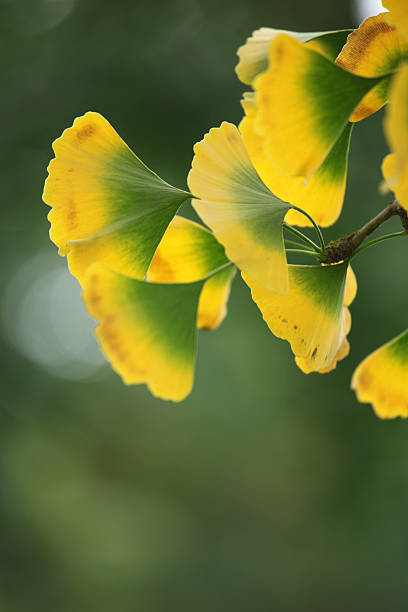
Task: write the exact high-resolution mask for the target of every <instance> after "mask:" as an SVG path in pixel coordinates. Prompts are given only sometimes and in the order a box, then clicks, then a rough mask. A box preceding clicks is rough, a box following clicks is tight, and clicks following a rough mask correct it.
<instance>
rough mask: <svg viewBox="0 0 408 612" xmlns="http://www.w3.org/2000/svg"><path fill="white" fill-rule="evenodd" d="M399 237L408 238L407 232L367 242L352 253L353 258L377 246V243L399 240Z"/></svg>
mask: <svg viewBox="0 0 408 612" xmlns="http://www.w3.org/2000/svg"><path fill="white" fill-rule="evenodd" d="M398 236H408V234H407V232H394V233H393V234H384V236H379V238H374V240H370V241H369V242H366V243H365V244H362V245H361V246H360V247H358V249H356V250H355V251H354V252H353V253H352V255H351V258H353V257H354V255H357V253H361V251H364V249H368V248H369V247H371V246H373V245H374V244H377V242H383V241H384V240H389V239H390V238H397V237H398Z"/></svg>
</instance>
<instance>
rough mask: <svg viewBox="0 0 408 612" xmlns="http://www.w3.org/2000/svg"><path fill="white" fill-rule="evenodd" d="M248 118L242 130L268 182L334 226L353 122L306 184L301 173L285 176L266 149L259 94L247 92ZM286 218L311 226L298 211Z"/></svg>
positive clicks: (323, 222) (321, 222)
mask: <svg viewBox="0 0 408 612" xmlns="http://www.w3.org/2000/svg"><path fill="white" fill-rule="evenodd" d="M242 105H243V107H244V110H245V117H244V118H243V119H242V121H241V123H240V126H239V129H240V131H241V134H242V137H243V139H244V143H245V146H246V148H247V150H248V153H249V156H250V158H251V161H252V163H253V164H254V166H255V169H256V170H257V172H258V174H259V176H260V177H261V179H262V180H263V182H264V183H265V185H266V186H267V187H268V188H269V189H270V190H271V191H272V192H273V193H274V194H275V195H276V196H277V197H278V198H280V199H281V200H285V201H287V202H290V203H291V204H295V205H296V206H299V207H300V208H303V210H305V211H306V212H308V213H309V214H310V215H311V216H312V217H313V219H314V220H315V221H316V223H318V224H319V225H320V226H322V227H327V226H329V225H332V224H333V223H334V222H335V221H336V220H337V218H338V217H339V215H340V212H341V209H342V206H343V200H344V193H345V189H346V179H347V162H348V152H349V146H350V137H351V131H352V124H351V123H347V124H346V127H345V128H344V130H343V133H342V134H341V135H340V137H339V138H338V140H337V142H336V144H335V145H334V147H333V148H332V150H331V151H330V153H329V154H328V156H327V157H326V159H325V160H324V162H323V163H322V165H321V166H320V167H319V168H318V169H317V170H316V172H315V173H314V174H313V175H312V177H311V178H310V179H309V181H308V182H307V183H305V181H304V179H303V178H302V177H300V176H296V177H292V176H284V175H282V174H279V173H278V172H277V170H276V169H275V167H274V165H273V163H272V160H271V158H270V157H269V156H268V155H267V153H266V150H265V137H263V136H261V135H260V134H258V133H257V132H256V112H257V109H256V95H255V93H246V94H244V99H243V101H242ZM285 220H286V221H287V222H288V223H290V224H292V225H301V226H310V225H311V222H310V221H309V220H308V219H307V217H305V215H302V214H301V213H299V212H298V211H296V210H290V211H289V212H288V213H287V215H286V218H285Z"/></svg>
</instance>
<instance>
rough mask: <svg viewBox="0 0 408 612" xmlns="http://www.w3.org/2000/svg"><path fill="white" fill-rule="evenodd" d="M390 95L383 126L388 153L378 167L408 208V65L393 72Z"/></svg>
mask: <svg viewBox="0 0 408 612" xmlns="http://www.w3.org/2000/svg"><path fill="white" fill-rule="evenodd" d="M391 96H392V103H391V104H390V105H389V107H388V108H387V114H386V117H385V124H384V129H385V135H386V137H387V140H388V144H389V146H390V149H391V151H392V153H390V154H389V155H388V156H387V157H386V158H385V159H384V161H383V166H382V171H383V175H384V178H385V180H386V183H387V185H388V186H389V188H390V189H392V190H393V191H394V193H395V195H396V197H397V199H398V201H399V203H400V204H401V206H404V208H405V209H406V210H408V65H406V66H403V67H402V68H401V70H400V71H399V72H398V74H397V75H396V76H395V78H394V80H393V84H392V90H391Z"/></svg>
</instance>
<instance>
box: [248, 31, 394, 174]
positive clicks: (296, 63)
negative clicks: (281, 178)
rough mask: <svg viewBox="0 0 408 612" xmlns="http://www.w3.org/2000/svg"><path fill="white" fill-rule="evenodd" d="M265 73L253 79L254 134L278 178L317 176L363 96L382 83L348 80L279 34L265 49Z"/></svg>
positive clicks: (355, 77) (353, 77)
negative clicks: (267, 65) (261, 143)
mask: <svg viewBox="0 0 408 612" xmlns="http://www.w3.org/2000/svg"><path fill="white" fill-rule="evenodd" d="M269 66H270V67H269V68H268V70H267V71H266V72H264V73H263V74H261V75H260V76H259V77H257V78H256V79H255V82H254V89H255V90H256V92H257V107H258V112H257V118H256V124H255V129H256V131H257V132H258V133H259V134H260V135H262V136H263V137H264V138H265V151H266V153H267V155H268V156H269V157H270V158H271V161H272V163H273V165H274V167H275V168H276V170H277V171H278V172H279V173H280V174H284V175H288V176H303V177H305V178H306V179H308V178H310V177H311V175H312V174H313V173H314V172H315V171H316V170H317V168H318V167H319V166H320V165H321V164H322V163H323V161H324V160H325V158H326V157H327V155H328V154H329V152H330V151H331V150H332V148H333V147H334V145H335V144H336V142H337V140H338V139H339V137H340V135H341V134H342V133H343V130H344V128H345V127H346V125H347V122H348V120H349V117H350V115H351V114H352V112H353V110H354V109H355V108H356V106H357V105H358V104H359V102H360V101H361V100H362V98H363V97H364V95H365V94H366V93H367V92H368V91H369V90H370V89H372V88H373V87H374V86H375V85H377V84H378V83H379V82H380V81H381V80H383V78H385V77H375V78H366V77H360V76H358V75H354V74H351V73H350V72H347V71H346V70H343V69H342V68H341V67H340V66H338V65H336V64H333V63H332V62H330V61H329V60H328V59H326V58H325V57H323V56H322V55H321V54H320V53H317V52H316V51H314V50H312V49H308V48H307V46H305V45H303V44H302V43H300V42H299V41H297V40H295V39H294V38H292V37H290V36H287V35H285V34H280V35H279V36H277V37H276V38H275V39H274V40H273V42H272V43H271V45H270V47H269Z"/></svg>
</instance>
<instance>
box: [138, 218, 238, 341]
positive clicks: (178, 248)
mask: <svg viewBox="0 0 408 612" xmlns="http://www.w3.org/2000/svg"><path fill="white" fill-rule="evenodd" d="M226 264H228V259H227V258H226V256H225V252H224V248H223V247H222V246H221V245H220V244H219V242H217V240H216V239H215V237H214V235H213V234H212V233H211V232H209V231H208V230H207V229H206V228H205V227H203V226H202V225H198V223H194V222H193V221H190V220H189V219H184V218H183V217H179V216H176V217H174V219H173V220H172V222H171V223H170V225H169V227H168V228H167V231H166V233H165V234H164V236H163V238H162V240H161V242H160V244H159V246H158V247H157V250H156V252H155V254H154V257H153V259H152V262H151V264H150V267H149V270H148V273H147V279H148V280H149V281H153V282H157V283H188V282H193V281H196V280H200V279H202V278H204V277H205V276H207V275H208V274H210V273H211V272H213V271H214V270H216V269H217V268H222V269H221V270H220V271H219V272H217V273H215V274H214V275H213V276H211V278H209V279H208V280H206V281H205V283H204V286H203V289H202V292H201V294H200V302H199V307H198V320H197V326H198V327H199V328H200V329H215V328H216V327H218V326H219V325H220V323H221V322H222V321H223V319H224V317H225V315H226V313H227V302H228V298H229V294H230V289H231V282H232V279H233V278H234V275H235V266H232V265H229V266H226Z"/></svg>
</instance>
